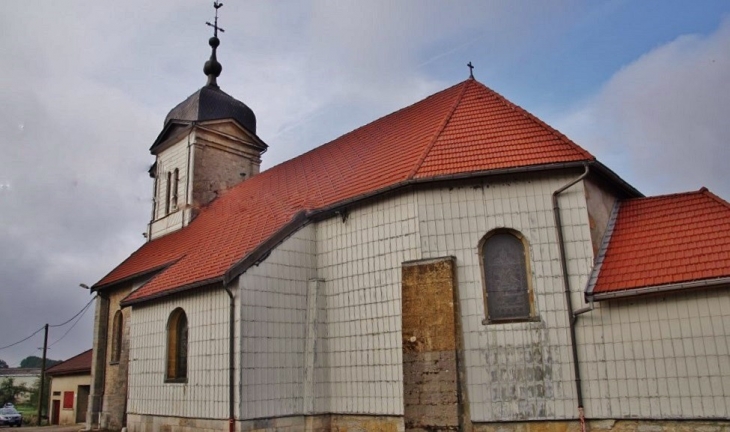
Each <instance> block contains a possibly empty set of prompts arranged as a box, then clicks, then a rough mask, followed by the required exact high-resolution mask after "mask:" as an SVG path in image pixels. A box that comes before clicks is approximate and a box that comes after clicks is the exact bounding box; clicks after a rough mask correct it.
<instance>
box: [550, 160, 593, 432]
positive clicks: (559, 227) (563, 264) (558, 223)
mask: <svg viewBox="0 0 730 432" xmlns="http://www.w3.org/2000/svg"><path fill="white" fill-rule="evenodd" d="M584 167H585V171H584V172H583V174H581V175H580V177H578V178H576V179H575V180H573V181H571V182H570V183H568V184H566V185H565V186H563V187H561V188H560V189H558V190H556V191H555V192H553V216H554V217H555V230H556V232H557V235H558V247H559V248H560V268H561V269H562V272H563V286H564V287H565V303H566V305H567V308H568V323H569V327H570V347H571V348H572V350H573V370H574V373H575V392H576V397H577V399H578V417H579V419H580V430H581V432H585V430H586V419H585V414H584V412H583V390H582V386H581V382H580V367H579V365H578V345H577V344H576V341H575V321H576V319H575V316H574V315H573V303H572V302H571V301H570V279H569V278H568V261H567V259H566V257H565V241H564V239H563V224H562V220H561V218H560V205H559V204H558V195H560V194H561V193H563V192H565V190H566V189H568V188H570V187H572V186H573V185H575V184H576V183H578V182H579V181H581V180H583V179H584V178H586V177H587V176H588V172H589V170H590V168H589V166H588V164H585V165H584Z"/></svg>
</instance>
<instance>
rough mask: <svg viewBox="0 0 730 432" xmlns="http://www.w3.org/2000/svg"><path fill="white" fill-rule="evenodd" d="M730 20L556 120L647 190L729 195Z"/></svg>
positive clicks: (651, 59)
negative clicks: (702, 189)
mask: <svg viewBox="0 0 730 432" xmlns="http://www.w3.org/2000/svg"><path fill="white" fill-rule="evenodd" d="M728 53H730V19H726V20H724V21H723V22H722V24H721V25H720V26H719V28H718V29H717V30H716V31H715V32H714V33H712V34H711V35H709V36H707V37H701V36H697V35H685V36H681V37H678V38H676V39H675V40H673V41H672V42H670V43H667V44H666V45H663V46H660V47H658V48H656V49H654V50H652V51H651V52H649V53H647V54H645V55H643V56H641V57H640V58H638V59H637V60H636V61H634V62H633V63H631V64H629V65H627V66H625V67H624V68H622V69H621V70H620V71H618V72H617V73H616V74H615V75H614V76H613V77H612V78H611V79H610V80H609V81H608V82H607V83H606V84H605V85H604V86H603V88H602V89H601V90H600V92H598V93H597V94H596V95H595V96H594V97H592V98H591V99H590V100H588V101H587V102H585V103H584V104H583V105H582V106H581V107H580V108H579V109H577V110H575V111H573V112H572V113H570V114H569V115H568V116H566V117H565V118H564V119H562V120H561V121H558V122H556V124H557V126H558V127H559V128H560V129H561V130H562V131H563V132H565V133H566V134H567V135H568V136H570V137H572V138H573V139H575V140H576V142H578V143H582V144H583V145H584V147H586V148H588V149H590V150H591V151H592V152H593V153H594V154H595V155H596V156H597V157H598V158H599V159H601V160H602V161H603V162H604V163H606V164H607V165H609V167H611V168H613V169H614V170H616V171H617V172H619V174H621V175H623V176H624V177H625V178H626V179H627V180H628V181H630V182H632V184H634V186H636V187H637V188H638V189H639V190H641V191H643V192H644V193H646V194H659V193H673V192H681V191H687V190H696V189H699V188H700V187H701V186H707V187H708V188H710V190H712V191H714V192H716V193H718V194H719V195H721V196H722V197H724V198H725V199H730V174H729V173H730V170H729V169H728V166H727V163H728V162H727V161H728V159H730V121H728V113H730V56H729V55H728Z"/></svg>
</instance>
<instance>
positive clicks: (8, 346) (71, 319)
mask: <svg viewBox="0 0 730 432" xmlns="http://www.w3.org/2000/svg"><path fill="white" fill-rule="evenodd" d="M95 299H96V296H94V297H92V298H91V300H89V302H88V303H86V305H85V306H84V307H83V308H81V310H80V311H78V312H76V314H75V315H74V316H72V317H71V318H69V319H68V320H66V321H64V322H62V323H61V324H55V325H49V326H48V327H63V326H65V325H66V324H68V323H70V322H71V321H73V319H74V318H76V317H78V316H79V315H81V314H83V313H84V312H85V311H86V310H87V309H88V308H89V305H91V302H93V301H94V300H95ZM79 320H80V318H79ZM76 322H77V323H78V322H79V321H78V320H77V321H76ZM75 325H76V323H74V325H73V326H71V328H69V329H68V330H67V331H66V333H64V335H63V336H61V339H63V337H64V336H66V335H67V334H68V332H69V331H71V329H72V328H73V327H74V326H75ZM44 328H45V326H43V327H41V328H39V329H38V330H36V331H35V332H33V334H32V335H30V336H28V337H26V338H24V339H21V340H19V341H17V342H13V343H11V344H10V345H5V346H2V347H0V350H4V349H6V348H10V347H14V346H15V345H18V344H21V343H23V342H25V341H27V340H28V339H30V338H32V337H33V336H35V335H36V334H38V333H39V332H40V331H41V330H43V329H44ZM61 339H59V340H61ZM56 342H58V340H57V341H56ZM56 342H53V343H56Z"/></svg>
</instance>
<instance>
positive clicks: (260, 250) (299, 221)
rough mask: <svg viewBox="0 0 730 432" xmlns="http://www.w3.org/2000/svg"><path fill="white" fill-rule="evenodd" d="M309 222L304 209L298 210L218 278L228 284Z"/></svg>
mask: <svg viewBox="0 0 730 432" xmlns="http://www.w3.org/2000/svg"><path fill="white" fill-rule="evenodd" d="M308 222H309V216H308V215H307V213H306V212H305V211H303V210H302V211H300V212H298V213H297V214H295V215H294V217H293V218H292V219H291V221H289V223H288V224H286V225H284V226H283V227H282V228H281V229H280V230H279V231H277V232H275V233H274V234H273V235H272V236H271V237H269V238H268V239H266V240H265V241H264V242H263V243H261V244H260V245H259V246H258V247H257V248H256V249H254V250H253V251H251V252H250V253H249V254H248V255H246V256H245V257H243V259H241V260H239V261H238V262H237V263H235V264H233V265H232V266H231V267H230V268H229V269H228V271H226V273H225V274H224V275H223V276H222V277H221V278H220V280H221V281H222V282H223V284H224V285H228V284H229V283H231V281H233V279H235V278H237V277H238V276H240V275H241V274H243V273H244V272H245V271H246V270H248V269H249V267H251V266H253V265H256V264H258V263H260V262H261V261H263V260H265V259H266V258H267V257H268V256H269V253H271V250H272V249H274V248H275V247H276V246H278V245H279V244H281V242H283V241H284V240H286V239H287V238H288V237H289V236H290V235H292V234H294V233H295V232H297V231H299V230H300V229H301V228H302V227H303V226H304V225H306V224H307V223H308Z"/></svg>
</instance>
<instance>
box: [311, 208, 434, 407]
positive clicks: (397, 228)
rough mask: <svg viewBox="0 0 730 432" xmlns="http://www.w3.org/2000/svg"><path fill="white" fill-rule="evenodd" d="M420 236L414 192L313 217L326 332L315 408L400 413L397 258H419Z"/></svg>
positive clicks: (319, 357)
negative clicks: (320, 218) (330, 215)
mask: <svg viewBox="0 0 730 432" xmlns="http://www.w3.org/2000/svg"><path fill="white" fill-rule="evenodd" d="M419 243H420V239H419V236H418V221H417V218H416V201H415V197H414V196H413V195H404V196H400V197H395V198H390V199H388V200H384V201H382V202H379V203H375V204H371V205H368V206H367V207H364V208H359V209H355V210H353V211H352V212H351V213H350V214H349V217H348V218H347V219H346V220H345V221H344V222H343V221H342V219H340V218H332V219H328V220H326V221H323V222H320V223H319V224H318V226H317V250H318V255H317V266H318V269H319V277H321V278H322V279H324V283H323V285H324V297H325V299H324V303H325V305H326V313H325V314H324V315H325V316H326V318H325V319H326V325H325V327H326V332H325V337H324V338H323V340H322V341H321V342H322V343H321V344H319V345H318V351H317V363H316V365H315V377H316V379H317V383H318V385H317V388H316V395H317V398H316V400H315V411H319V412H334V413H363V414H395V415H402V414H403V384H402V383H403V368H402V348H401V318H400V317H401V309H400V308H401V305H400V301H401V263H402V262H403V261H408V260H414V259H419V258H420V253H419Z"/></svg>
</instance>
